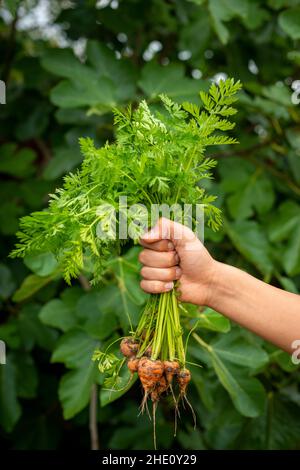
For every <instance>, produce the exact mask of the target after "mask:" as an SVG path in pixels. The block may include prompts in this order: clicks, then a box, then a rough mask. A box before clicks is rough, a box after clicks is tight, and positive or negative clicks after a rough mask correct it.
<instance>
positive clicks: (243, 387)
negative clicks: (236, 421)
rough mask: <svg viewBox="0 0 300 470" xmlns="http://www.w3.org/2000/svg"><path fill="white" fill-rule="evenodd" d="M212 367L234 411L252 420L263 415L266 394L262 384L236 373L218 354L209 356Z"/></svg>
mask: <svg viewBox="0 0 300 470" xmlns="http://www.w3.org/2000/svg"><path fill="white" fill-rule="evenodd" d="M211 358H212V363H213V367H214V369H215V372H216V374H217V376H218V377H219V380H220V382H221V383H222V385H223V387H224V388H225V389H226V390H227V392H228V393H229V395H230V397H231V399H232V402H233V404H234V406H235V407H236V409H237V410H238V411H239V412H240V413H241V414H242V415H244V416H248V417H251V418H254V417H256V416H259V415H260V414H262V413H263V410H264V406H265V399H266V393H265V391H264V388H263V386H262V384H261V383H260V382H259V381H258V380H257V379H256V378H253V377H249V376H247V375H245V374H243V373H241V372H239V373H238V374H237V371H235V373H234V374H233V373H232V372H231V370H230V369H231V367H230V366H229V365H228V364H226V363H225V362H224V361H222V360H221V359H220V357H219V355H218V354H215V353H212V355H211Z"/></svg>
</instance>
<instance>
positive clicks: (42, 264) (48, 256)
mask: <svg viewBox="0 0 300 470" xmlns="http://www.w3.org/2000/svg"><path fill="white" fill-rule="evenodd" d="M24 263H25V264H26V266H27V267H28V268H29V269H31V271H33V272H34V273H35V274H37V275H38V276H42V277H44V276H49V274H52V273H53V272H54V271H55V270H56V269H57V266H58V264H57V261H56V259H55V256H54V255H53V254H52V253H42V254H39V255H26V256H25V258H24Z"/></svg>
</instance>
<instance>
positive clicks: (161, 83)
mask: <svg viewBox="0 0 300 470" xmlns="http://www.w3.org/2000/svg"><path fill="white" fill-rule="evenodd" d="M202 85H204V87H203V86H202ZM139 86H140V87H141V89H142V90H143V91H144V93H146V95H147V96H149V98H151V99H154V98H156V97H158V95H159V94H160V93H166V94H168V96H169V97H170V98H172V99H174V100H175V101H178V102H182V101H186V100H192V101H194V102H195V101H199V100H198V99H197V96H198V93H199V90H200V89H206V88H207V84H206V83H205V82H204V83H203V81H202V80H193V79H191V78H187V77H185V76H184V67H183V66H182V65H180V64H171V65H168V66H165V67H162V66H160V65H158V64H156V63H155V62H149V63H148V64H146V65H145V66H144V67H143V69H142V75H141V79H140V81H139Z"/></svg>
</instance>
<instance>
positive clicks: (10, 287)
mask: <svg viewBox="0 0 300 470" xmlns="http://www.w3.org/2000/svg"><path fill="white" fill-rule="evenodd" d="M15 286H16V285H15V281H14V279H13V277H12V274H11V271H10V269H9V268H8V267H7V266H5V264H2V263H0V300H5V299H7V298H8V297H9V296H10V295H11V294H12V293H13V291H14V289H15Z"/></svg>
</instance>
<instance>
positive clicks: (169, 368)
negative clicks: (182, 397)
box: [164, 361, 179, 385]
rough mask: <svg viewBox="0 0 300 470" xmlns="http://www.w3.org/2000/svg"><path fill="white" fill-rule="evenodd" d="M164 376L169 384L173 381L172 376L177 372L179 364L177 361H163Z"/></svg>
mask: <svg viewBox="0 0 300 470" xmlns="http://www.w3.org/2000/svg"><path fill="white" fill-rule="evenodd" d="M164 368H165V376H166V379H167V382H168V384H169V385H171V383H172V381H173V377H174V376H175V375H177V374H178V372H179V364H178V362H177V361H164Z"/></svg>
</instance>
